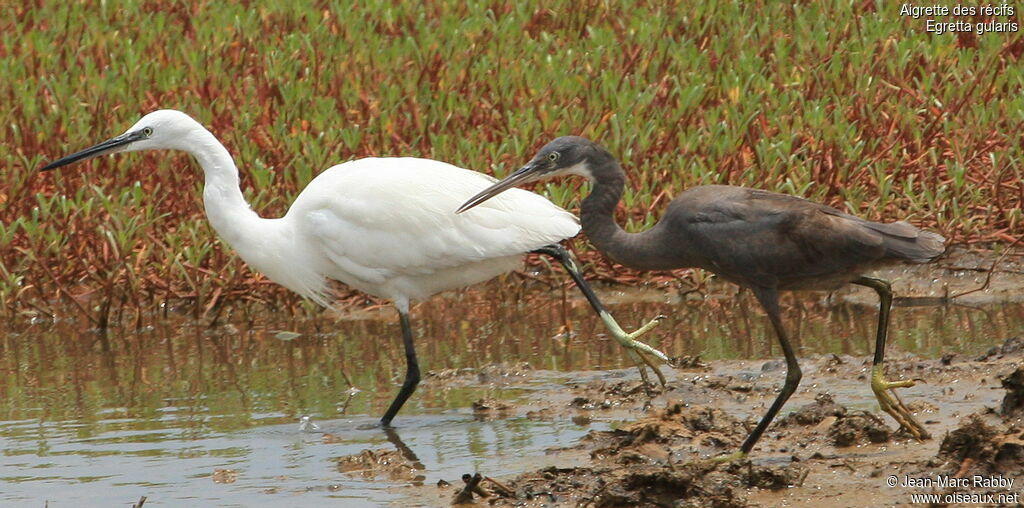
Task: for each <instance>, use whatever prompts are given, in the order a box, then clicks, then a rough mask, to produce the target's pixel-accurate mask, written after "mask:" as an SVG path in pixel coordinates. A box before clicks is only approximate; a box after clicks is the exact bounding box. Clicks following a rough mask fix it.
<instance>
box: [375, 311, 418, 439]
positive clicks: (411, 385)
mask: <svg viewBox="0 0 1024 508" xmlns="http://www.w3.org/2000/svg"><path fill="white" fill-rule="evenodd" d="M395 306H396V307H398V318H399V320H400V321H401V322H402V343H403V344H404V345H405V382H403V383H402V388H401V389H400V390H398V395H396V396H395V400H394V401H392V402H391V406H390V407H388V410H387V412H385V413H384V417H383V418H381V419H380V423H381V425H384V426H385V427H387V426H389V425H391V420H393V419H394V418H395V415H396V414H398V410H399V409H402V404H405V401H406V400H408V398H409V396H410V395H412V392H414V391H416V385H418V384H420V364H419V362H418V361H417V360H416V346H414V345H413V343H412V326H411V325H410V324H409V304H408V302H395Z"/></svg>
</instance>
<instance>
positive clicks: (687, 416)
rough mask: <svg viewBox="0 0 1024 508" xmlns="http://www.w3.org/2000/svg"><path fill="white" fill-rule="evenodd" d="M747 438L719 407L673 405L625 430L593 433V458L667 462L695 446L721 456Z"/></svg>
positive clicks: (744, 431) (735, 422)
mask: <svg viewBox="0 0 1024 508" xmlns="http://www.w3.org/2000/svg"><path fill="white" fill-rule="evenodd" d="M746 435H747V430H746V428H745V427H744V426H743V424H742V422H740V421H739V420H737V419H736V418H734V417H732V416H730V415H729V414H728V413H726V412H724V411H722V410H721V409H718V408H711V407H705V406H685V405H683V404H673V405H672V406H670V407H668V408H667V409H665V410H664V411H661V412H659V413H657V414H655V415H654V416H651V417H647V418H643V419H640V420H638V421H636V422H634V423H631V424H629V425H626V426H624V427H622V428H621V429H617V430H612V431H600V432H596V431H595V432H591V433H590V434H588V435H587V437H586V438H584V440H585V441H586V442H589V443H593V445H594V448H593V450H592V451H591V458H593V459H600V458H605V457H612V456H619V459H618V462H620V463H666V461H668V460H669V457H670V456H671V454H672V450H677V449H686V448H688V447H692V446H693V445H695V444H696V445H698V446H699V447H703V448H704V451H705V452H707V453H711V454H717V453H720V452H722V451H725V450H727V449H729V448H736V447H738V446H739V443H740V442H741V440H742V439H743V438H744V437H745V436H746Z"/></svg>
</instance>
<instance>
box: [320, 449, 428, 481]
mask: <svg viewBox="0 0 1024 508" xmlns="http://www.w3.org/2000/svg"><path fill="white" fill-rule="evenodd" d="M337 461H338V471H339V472H341V473H345V474H348V475H354V476H355V475H358V476H362V477H363V478H377V477H385V478H387V479H389V480H391V481H404V482H409V483H413V484H422V483H423V481H424V480H425V479H426V477H425V476H424V475H423V472H422V469H423V465H422V464H417V463H413V462H411V461H409V460H408V459H406V458H405V457H404V456H402V454H401V453H399V452H398V451H397V450H363V451H361V452H359V453H358V454H356V455H347V456H344V457H340V458H338V459H337Z"/></svg>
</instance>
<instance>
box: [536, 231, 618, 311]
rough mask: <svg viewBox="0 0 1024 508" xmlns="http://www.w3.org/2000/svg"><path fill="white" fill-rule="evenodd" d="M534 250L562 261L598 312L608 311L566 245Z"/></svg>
mask: <svg viewBox="0 0 1024 508" xmlns="http://www.w3.org/2000/svg"><path fill="white" fill-rule="evenodd" d="M533 252H534V253H535V254H544V255H546V256H550V257H552V258H553V259H555V260H556V261H558V262H559V263H561V264H562V267H564V268H565V271H566V272H569V277H572V280H573V281H575V282H576V287H578V288H580V292H581V293H583V296H585V297H586V298H587V301H588V302H590V306H591V307H593V308H594V310H595V311H596V312H597V313H598V314H607V313H608V309H606V308H605V307H604V304H603V303H601V300H600V299H599V298H598V297H597V294H595V293H594V290H593V289H591V288H590V284H587V281H586V280H584V279H583V275H581V274H580V270H579V268H577V267H576V262H575V261H574V260H573V259H572V256H571V255H570V254H569V251H567V250H565V247H562V246H561V245H558V244H555V245H548V246H547V247H541V248H539V249H537V250H535V251H533Z"/></svg>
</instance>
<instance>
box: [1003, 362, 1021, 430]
mask: <svg viewBox="0 0 1024 508" xmlns="http://www.w3.org/2000/svg"><path fill="white" fill-rule="evenodd" d="M1002 382H1003V388H1005V389H1006V395H1005V396H1004V397H1003V404H1002V407H1001V408H1000V409H1001V411H1000V412H1001V413H1002V415H1003V416H1005V417H1008V418H1020V417H1021V416H1022V415H1024V368H1020V367H1018V368H1017V370H1015V371H1013V372H1011V373H1010V374H1009V375H1008V376H1005V377H1003V379H1002Z"/></svg>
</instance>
